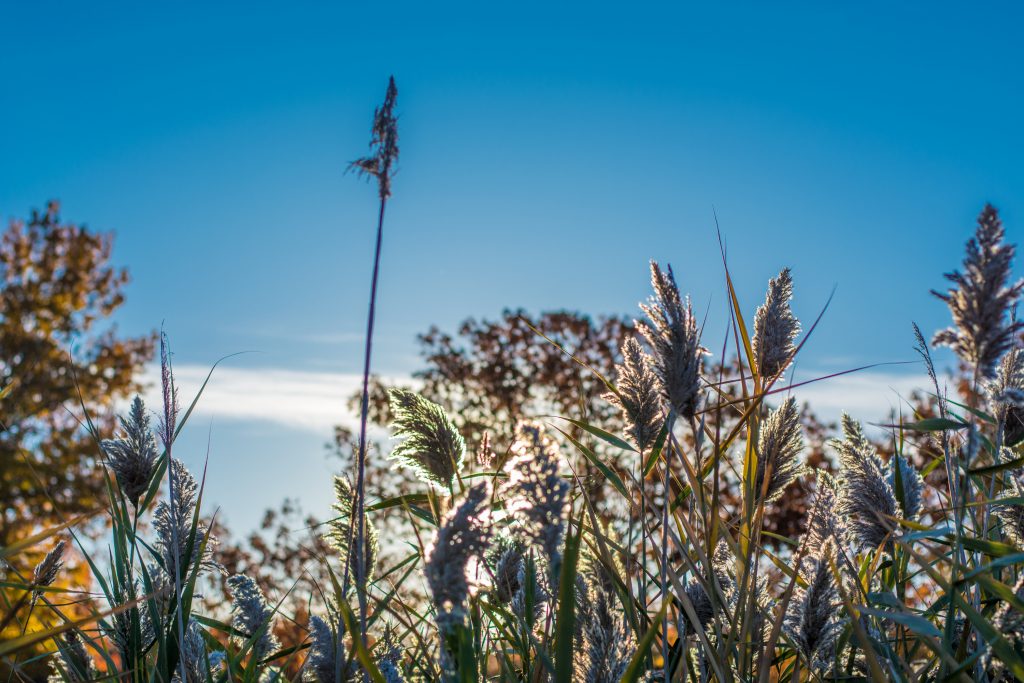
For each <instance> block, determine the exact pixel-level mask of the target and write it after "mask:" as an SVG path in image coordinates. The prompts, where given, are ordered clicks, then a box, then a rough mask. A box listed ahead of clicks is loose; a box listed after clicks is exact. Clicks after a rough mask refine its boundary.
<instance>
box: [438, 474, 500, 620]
mask: <svg viewBox="0 0 1024 683" xmlns="http://www.w3.org/2000/svg"><path fill="white" fill-rule="evenodd" d="M488 496H489V492H488V488H487V485H486V484H477V485H476V486H473V487H472V488H470V489H469V490H468V491H467V492H466V498H465V500H463V501H462V503H461V504H460V505H459V506H458V507H456V508H454V509H453V510H452V511H451V512H449V513H448V515H447V516H446V517H445V519H444V520H443V521H442V522H441V525H440V527H439V528H438V530H437V535H436V537H435V539H434V545H433V547H432V548H431V550H430V552H429V554H428V557H427V561H426V565H425V567H424V574H425V575H426V578H427V585H428V586H429V587H430V594H431V597H432V598H433V602H434V606H435V607H436V608H437V610H438V612H439V613H441V612H457V611H459V610H461V609H462V608H463V606H464V605H465V603H466V601H467V600H468V599H469V580H468V578H467V576H466V569H467V566H468V564H469V561H470V560H471V559H472V558H473V557H474V556H477V555H482V554H483V552H484V550H485V549H486V548H487V541H488V539H489V538H490V527H489V526H488V525H487V523H486V519H485V518H486V516H487V513H488V506H487V498H488Z"/></svg>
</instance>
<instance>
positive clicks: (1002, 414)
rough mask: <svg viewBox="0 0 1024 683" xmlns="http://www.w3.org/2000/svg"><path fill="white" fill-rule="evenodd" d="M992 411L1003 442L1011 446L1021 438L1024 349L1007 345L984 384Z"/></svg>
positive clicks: (1022, 430) (1023, 430) (1023, 399)
mask: <svg viewBox="0 0 1024 683" xmlns="http://www.w3.org/2000/svg"><path fill="white" fill-rule="evenodd" d="M988 400H989V405H990V406H991V408H992V414H993V415H994V416H995V418H996V420H997V421H998V422H999V423H1000V424H1001V425H1002V427H1003V444H1004V445H1005V446H1007V447H1008V448H1013V447H1014V446H1016V445H1017V444H1019V443H1020V442H1022V441H1024V350H1022V349H1017V348H1014V349H1010V350H1009V351H1007V352H1006V355H1005V356H1003V359H1002V361H1000V363H999V370H998V372H996V378H995V380H994V381H993V382H990V383H989V385H988Z"/></svg>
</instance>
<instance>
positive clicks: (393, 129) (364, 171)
mask: <svg viewBox="0 0 1024 683" xmlns="http://www.w3.org/2000/svg"><path fill="white" fill-rule="evenodd" d="M397 99H398V88H396V87H395V77H394V76H392V77H391V78H390V79H389V80H388V89H387V92H386V93H385V94H384V104H382V105H381V106H380V107H378V108H377V109H376V110H375V111H374V112H373V128H372V129H371V135H370V150H371V153H370V155H369V156H365V157H363V158H361V159H356V160H355V161H353V162H352V163H351V164H349V170H351V171H354V172H355V173H356V174H358V175H361V176H365V177H367V178H375V179H376V180H377V188H378V191H379V193H380V198H381V199H387V198H388V197H390V196H391V178H392V177H393V176H394V174H395V168H394V166H395V162H396V161H398V117H397V116H396V115H395V101H396V100H397Z"/></svg>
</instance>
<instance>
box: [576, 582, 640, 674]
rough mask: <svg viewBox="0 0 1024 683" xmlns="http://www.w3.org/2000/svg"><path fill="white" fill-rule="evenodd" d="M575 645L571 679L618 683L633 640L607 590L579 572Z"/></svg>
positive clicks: (629, 655)
mask: <svg viewBox="0 0 1024 683" xmlns="http://www.w3.org/2000/svg"><path fill="white" fill-rule="evenodd" d="M579 583H580V584H581V588H582V590H581V591H578V596H577V597H578V598H581V599H579V605H578V615H579V616H578V619H579V622H578V625H579V626H580V629H579V638H578V640H579V646H578V647H577V648H576V657H575V661H574V669H575V677H574V680H577V681H580V682H581V683H618V681H620V680H621V679H622V675H623V674H624V673H625V672H626V669H627V668H628V667H629V663H630V660H631V659H632V657H633V653H634V652H635V651H636V641H635V640H634V638H633V635H632V631H630V630H629V629H628V628H626V624H625V623H624V616H622V610H621V609H620V608H619V607H618V606H617V605H616V604H615V603H614V601H613V600H612V597H611V595H610V594H609V593H608V591H606V590H604V588H603V587H602V586H601V585H600V584H599V583H598V582H597V581H594V580H588V579H586V578H584V577H583V576H582V575H580V576H579Z"/></svg>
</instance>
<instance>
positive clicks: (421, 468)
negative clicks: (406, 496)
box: [391, 389, 466, 491]
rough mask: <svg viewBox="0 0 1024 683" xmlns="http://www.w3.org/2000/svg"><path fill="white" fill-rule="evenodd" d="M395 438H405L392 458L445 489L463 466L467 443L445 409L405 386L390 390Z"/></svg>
mask: <svg viewBox="0 0 1024 683" xmlns="http://www.w3.org/2000/svg"><path fill="white" fill-rule="evenodd" d="M391 410H392V412H393V413H394V416H395V417H394V432H395V433H394V436H395V438H402V437H406V438H405V441H403V442H402V443H400V444H398V445H397V446H396V447H395V449H394V450H393V451H391V458H392V459H394V460H397V461H398V462H399V464H401V465H404V466H406V467H410V468H412V469H413V470H414V471H415V472H416V473H417V474H418V475H419V477H420V478H421V479H422V480H424V481H425V482H428V483H431V484H435V485H436V486H438V487H440V488H443V489H448V490H449V491H450V490H451V489H452V487H453V486H454V484H455V477H456V474H457V473H458V471H459V470H460V469H461V468H462V462H463V459H464V458H465V454H466V442H465V440H463V438H462V435H461V434H459V430H458V429H456V428H455V425H454V424H453V423H452V421H451V420H450V419H449V418H448V416H447V415H446V414H445V412H444V409H442V408H441V406H439V405H437V404H436V403H431V402H430V401H428V400H427V399H425V398H423V397H422V396H420V395H419V394H416V393H415V392H412V391H408V390H407V389H392V390H391Z"/></svg>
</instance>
